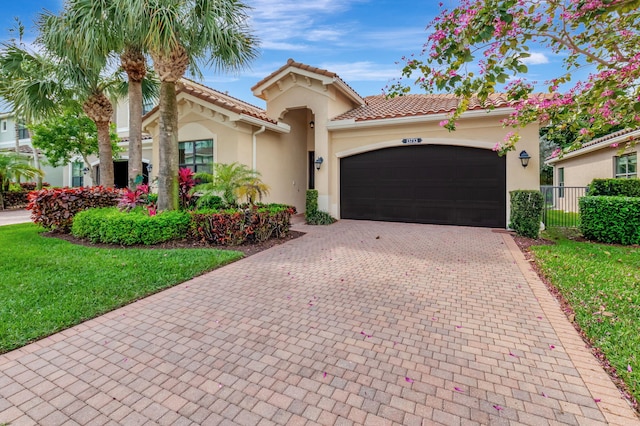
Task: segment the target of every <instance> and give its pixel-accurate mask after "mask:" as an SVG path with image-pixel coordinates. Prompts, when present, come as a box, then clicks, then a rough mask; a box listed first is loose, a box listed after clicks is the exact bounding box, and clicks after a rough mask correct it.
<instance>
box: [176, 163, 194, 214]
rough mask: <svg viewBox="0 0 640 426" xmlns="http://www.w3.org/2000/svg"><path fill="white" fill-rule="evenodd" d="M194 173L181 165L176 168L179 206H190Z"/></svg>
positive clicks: (184, 207)
mask: <svg viewBox="0 0 640 426" xmlns="http://www.w3.org/2000/svg"><path fill="white" fill-rule="evenodd" d="M194 174H195V173H193V171H192V170H191V169H188V168H186V167H181V168H180V170H178V185H179V186H180V207H182V208H183V209H186V208H188V207H190V206H191V189H192V188H193V187H194V186H195V184H196V181H195V179H194V178H193V176H194Z"/></svg>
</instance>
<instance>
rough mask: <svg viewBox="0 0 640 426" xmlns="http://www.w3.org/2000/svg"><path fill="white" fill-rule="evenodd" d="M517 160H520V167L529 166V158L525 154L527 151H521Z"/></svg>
mask: <svg viewBox="0 0 640 426" xmlns="http://www.w3.org/2000/svg"><path fill="white" fill-rule="evenodd" d="M518 158H519V159H520V163H522V167H527V166H528V165H529V160H530V159H531V156H530V155H529V154H528V153H527V151H525V150H522V152H520V155H519V156H518Z"/></svg>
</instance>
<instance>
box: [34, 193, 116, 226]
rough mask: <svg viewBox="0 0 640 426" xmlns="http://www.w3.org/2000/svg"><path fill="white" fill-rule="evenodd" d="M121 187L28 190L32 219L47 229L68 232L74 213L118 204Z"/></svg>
mask: <svg viewBox="0 0 640 426" xmlns="http://www.w3.org/2000/svg"><path fill="white" fill-rule="evenodd" d="M119 198H120V190H118V189H113V188H103V187H101V186H94V187H82V188H55V189H41V190H40V191H32V192H31V193H29V205H28V206H27V209H28V210H31V220H32V221H33V222H34V223H36V224H40V225H41V226H43V227H45V228H47V229H54V230H56V231H61V232H68V231H69V230H70V229H71V224H72V223H73V217H74V216H75V215H76V214H77V213H78V212H81V211H83V210H87V209H91V208H95V207H111V206H115V205H117V204H118V199H119Z"/></svg>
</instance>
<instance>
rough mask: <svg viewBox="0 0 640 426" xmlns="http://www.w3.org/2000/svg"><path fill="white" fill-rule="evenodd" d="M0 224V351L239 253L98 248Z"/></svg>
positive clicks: (28, 226) (33, 228)
mask: <svg viewBox="0 0 640 426" xmlns="http://www.w3.org/2000/svg"><path fill="white" fill-rule="evenodd" d="M39 233H40V228H38V227H37V226H36V225H33V224H30V223H29V224H21V225H11V226H2V227H0V353H3V352H7V351H9V350H11V349H15V348H18V347H20V346H23V345H25V344H27V343H29V342H31V341H33V340H36V339H38V338H42V337H45V336H47V335H50V334H52V333H55V332H57V331H60V330H63V329H65V328H68V327H71V326H73V325H76V324H78V323H80V322H82V321H85V320H87V319H90V318H93V317H96V316H98V315H100V314H102V313H105V312H108V311H111V310H113V309H115V308H118V307H120V306H123V305H126V304H128V303H130V302H132V301H135V300H137V299H140V298H142V297H144V296H147V295H149V294H152V293H155V292H157V291H159V290H162V289H165V288H168V287H171V286H173V285H176V284H178V283H181V282H184V281H187V280H189V279H190V278H193V277H195V276H197V275H201V274H203V273H205V272H208V271H211V270H213V269H216V268H218V267H220V266H222V265H225V264H227V263H229V262H232V261H234V260H237V259H239V258H241V257H242V253H240V252H235V251H228V250H214V249H172V250H161V249H131V248H128V249H121V248H113V249H104V248H93V247H85V246H80V245H74V244H71V243H69V242H67V241H62V240H59V239H57V238H46V237H43V236H41V235H40V234H39Z"/></svg>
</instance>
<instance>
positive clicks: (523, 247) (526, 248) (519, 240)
mask: <svg viewBox="0 0 640 426" xmlns="http://www.w3.org/2000/svg"><path fill="white" fill-rule="evenodd" d="M512 237H513V239H514V241H515V243H516V244H517V245H518V247H519V248H520V251H521V252H522V254H523V255H524V257H525V259H527V260H528V261H529V263H530V264H531V267H532V268H533V270H534V271H535V272H536V273H537V274H538V277H540V280H542V282H543V283H544V284H545V285H546V286H547V289H548V290H549V293H551V294H552V295H553V296H554V297H555V298H556V300H557V301H558V303H559V304H560V308H561V309H562V311H563V312H564V313H565V315H566V316H567V319H568V320H569V322H571V324H572V325H573V328H575V329H576V331H577V332H578V334H580V337H582V340H583V341H584V342H585V348H587V349H588V350H589V351H590V352H591V353H592V354H593V356H594V357H595V358H596V359H597V360H598V362H599V363H600V365H601V366H602V368H603V369H604V370H605V371H606V372H607V374H608V375H609V377H611V380H612V381H613V383H615V385H616V386H617V387H618V390H619V391H620V393H621V394H622V396H624V397H625V398H626V399H627V401H628V402H629V404H630V405H631V407H632V408H633V409H634V410H635V411H636V413H638V414H640V404H639V403H638V401H637V400H636V399H635V398H634V397H633V395H631V393H630V392H629V389H628V387H627V385H626V384H625V383H624V381H623V380H622V379H621V378H620V377H619V376H618V373H617V371H616V369H615V367H613V366H612V365H611V363H610V362H609V360H608V359H607V357H606V356H605V354H604V353H603V352H602V351H601V350H600V349H599V348H597V347H595V346H593V343H592V342H591V340H590V339H589V338H588V337H587V336H586V334H585V333H584V331H583V330H582V329H581V328H580V325H578V323H577V322H575V316H576V315H575V312H574V310H573V309H572V308H571V306H570V305H569V302H567V299H565V297H564V296H563V295H562V294H561V293H560V290H558V288H557V287H556V286H554V285H553V284H552V283H551V282H550V281H549V280H548V279H547V277H546V276H545V275H544V274H543V273H542V271H541V270H540V267H539V266H538V264H537V263H536V262H535V261H534V256H533V253H531V250H530V247H531V246H540V245H552V244H555V242H554V241H551V240H545V239H543V238H538V239H533V238H526V237H520V236H518V235H512ZM571 239H572V240H575V241H588V240H586V239H584V238H583V237H581V236H575V237H571Z"/></svg>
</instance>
